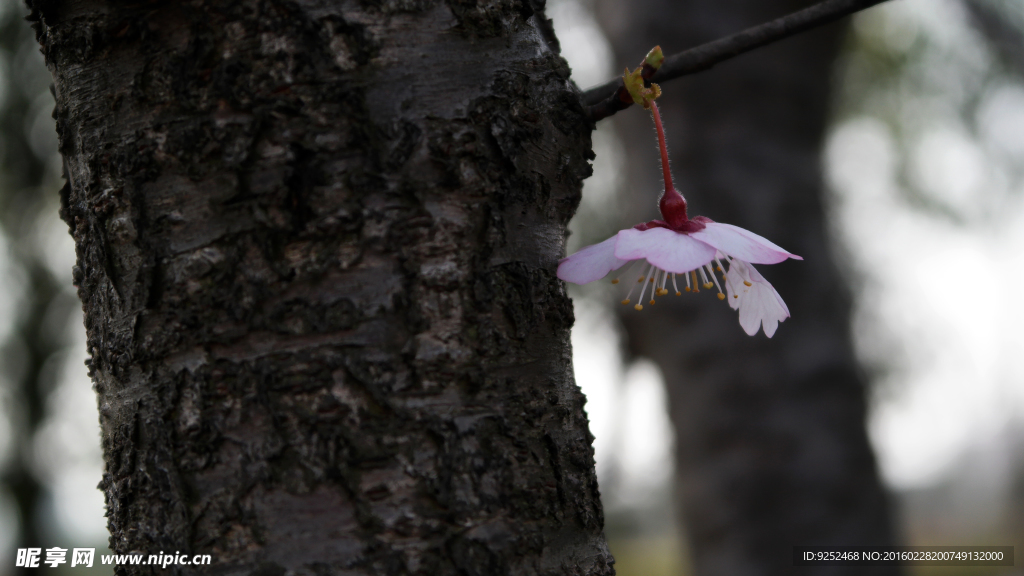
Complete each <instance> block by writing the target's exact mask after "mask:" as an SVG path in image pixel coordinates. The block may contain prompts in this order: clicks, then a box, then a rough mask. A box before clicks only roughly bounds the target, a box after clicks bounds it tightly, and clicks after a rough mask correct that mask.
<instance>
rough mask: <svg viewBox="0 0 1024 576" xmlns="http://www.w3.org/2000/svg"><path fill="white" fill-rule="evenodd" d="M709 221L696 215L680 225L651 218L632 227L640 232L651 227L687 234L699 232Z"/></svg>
mask: <svg viewBox="0 0 1024 576" xmlns="http://www.w3.org/2000/svg"><path fill="white" fill-rule="evenodd" d="M711 221H712V220H711V219H710V218H705V217H703V216H697V217H696V218H692V219H690V220H687V221H686V222H683V223H682V225H680V226H672V225H671V224H669V223H668V222H665V221H664V220H651V221H650V222H641V223H640V224H637V225H636V226H633V228H635V229H636V230H639V231H641V232H643V231H644V230H650V229H651V228H668V229H669V230H672V231H673V232H679V233H681V234H689V233H690V232H700V231H701V230H703V229H704V226H705V224H707V223H708V222H711Z"/></svg>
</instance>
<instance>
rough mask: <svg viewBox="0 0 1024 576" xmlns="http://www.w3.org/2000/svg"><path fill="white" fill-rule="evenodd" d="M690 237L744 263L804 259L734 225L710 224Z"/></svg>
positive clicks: (771, 262)
mask: <svg viewBox="0 0 1024 576" xmlns="http://www.w3.org/2000/svg"><path fill="white" fill-rule="evenodd" d="M690 236H693V237H694V238H696V239H697V240H700V241H701V242H704V243H706V244H709V245H711V246H714V247H715V248H717V249H719V250H721V251H722V252H724V253H726V254H728V255H729V256H732V257H733V258H738V259H740V260H743V261H744V262H752V263H754V264H778V263H779V262H782V261H783V260H785V259H786V258H795V259H797V260H803V258H801V257H799V256H797V255H796V254H790V253H789V252H787V251H785V250H783V249H782V248H779V247H778V246H776V245H775V244H773V243H771V242H770V241H768V240H766V239H765V238H762V237H760V236H758V235H757V234H754V233H753V232H751V231H749V230H744V229H743V228H740V227H739V226H733V225H732V224H720V223H718V222H708V223H707V225H706V226H705V227H704V229H703V230H701V231H700V232H693V233H691V234H690Z"/></svg>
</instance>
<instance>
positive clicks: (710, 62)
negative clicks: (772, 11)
mask: <svg viewBox="0 0 1024 576" xmlns="http://www.w3.org/2000/svg"><path fill="white" fill-rule="evenodd" d="M882 2H885V0H825V1H824V2H820V3H818V4H815V5H814V6H811V7H810V8H804V9H803V10H799V11H797V12H793V13H792V14H789V15H787V16H783V17H781V18H777V19H775V20H772V21H771V22H766V23H764V24H760V25H758V26H754V27H753V28H747V29H746V30H744V31H742V32H740V33H738V34H733V35H732V36H726V37H725V38H719V39H718V40H715V41H713V42H708V43H707V44H701V45H700V46H697V47H694V48H690V49H689V50H684V51H683V52H680V53H678V54H673V55H672V56H669V57H667V58H665V63H664V64H662V65H661V68H659V69H658V72H657V73H656V74H654V76H653V77H652V78H651V81H652V82H667V81H669V80H673V79H675V78H679V77H680V76H686V75H688V74H694V73H696V72H702V71H704V70H707V69H708V68H711V67H712V66H714V65H715V64H718V63H719V62H723V61H725V60H728V59H730V58H732V57H734V56H739V55H740V54H743V53H744V52H749V51H751V50H754V49H755V48H760V47H762V46H766V45H768V44H771V43H772V42H775V41H777V40H782V39H783V38H788V37H790V36H793V35H795V34H799V33H801V32H804V31H806V30H810V29H812V28H817V27H818V26H822V25H824V24H828V23H829V22H833V21H835V20H838V19H840V18H842V17H844V16H847V15H849V14H853V13H854V12H859V11H861V10H864V9H865V8H870V7H872V6H874V5H876V4H881V3H882ZM583 101H584V102H585V103H586V105H587V106H588V107H589V108H590V117H591V118H592V119H593V120H594V121H597V120H601V119H602V118H607V117H608V116H611V115H612V114H615V113H616V112H618V111H619V110H624V109H626V108H628V107H629V106H630V105H631V104H632V103H633V101H632V99H631V98H630V97H629V94H628V93H627V92H626V89H625V86H623V84H622V78H616V79H615V80H611V81H609V82H606V83H604V84H601V85H600V86H595V87H593V88H590V89H589V90H587V91H586V92H584V93H583Z"/></svg>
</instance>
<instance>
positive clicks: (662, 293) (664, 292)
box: [657, 288, 668, 296]
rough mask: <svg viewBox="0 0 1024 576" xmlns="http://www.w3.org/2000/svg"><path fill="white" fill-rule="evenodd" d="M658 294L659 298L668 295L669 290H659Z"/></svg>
mask: <svg viewBox="0 0 1024 576" xmlns="http://www.w3.org/2000/svg"><path fill="white" fill-rule="evenodd" d="M657 294H658V296H664V295H665V294H668V290H666V289H664V288H658V292H657Z"/></svg>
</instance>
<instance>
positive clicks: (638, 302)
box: [633, 264, 655, 312]
mask: <svg viewBox="0 0 1024 576" xmlns="http://www.w3.org/2000/svg"><path fill="white" fill-rule="evenodd" d="M654 269H655V268H654V264H651V268H650V269H649V270H648V271H647V275H648V276H650V275H651V272H653V271H654ZM645 292H647V282H644V287H643V288H641V289H640V297H639V298H637V304H636V305H635V306H633V308H634V309H635V310H636V311H638V312H639V311H640V310H643V309H644V305H643V304H640V302H643V301H644V293H645Z"/></svg>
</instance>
